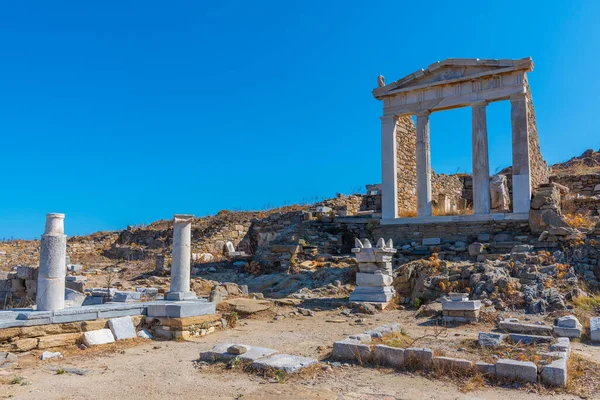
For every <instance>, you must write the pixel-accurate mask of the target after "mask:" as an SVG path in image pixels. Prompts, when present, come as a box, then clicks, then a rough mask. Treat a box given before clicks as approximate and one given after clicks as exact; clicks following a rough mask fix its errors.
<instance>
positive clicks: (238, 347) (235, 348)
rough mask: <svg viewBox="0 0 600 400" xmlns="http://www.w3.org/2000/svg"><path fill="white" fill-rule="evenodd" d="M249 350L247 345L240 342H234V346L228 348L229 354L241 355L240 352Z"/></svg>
mask: <svg viewBox="0 0 600 400" xmlns="http://www.w3.org/2000/svg"><path fill="white" fill-rule="evenodd" d="M247 351H248V349H247V348H246V347H245V346H242V345H239V344H234V345H233V346H229V347H228V348H227V352H228V353H229V354H235V355H236V356H239V355H240V354H244V353H246V352H247Z"/></svg>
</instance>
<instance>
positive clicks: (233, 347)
mask: <svg viewBox="0 0 600 400" xmlns="http://www.w3.org/2000/svg"><path fill="white" fill-rule="evenodd" d="M234 359H239V360H241V361H246V362H250V363H251V364H250V367H251V368H252V369H254V370H258V371H262V370H265V369H275V370H279V371H282V372H285V373H287V374H293V373H296V372H299V371H300V370H302V369H305V368H307V367H310V366H311V365H315V364H317V363H318V361H317V360H315V359H312V358H308V357H301V356H295V355H291V354H281V353H279V352H278V351H277V350H274V349H268V348H264V347H255V346H249V345H245V344H231V343H220V344H217V345H215V346H214V347H213V348H212V349H211V350H209V351H204V352H201V353H200V361H201V362H209V363H214V362H230V361H232V360H234Z"/></svg>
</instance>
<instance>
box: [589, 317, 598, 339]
mask: <svg viewBox="0 0 600 400" xmlns="http://www.w3.org/2000/svg"><path fill="white" fill-rule="evenodd" d="M590 337H591V339H592V342H600V317H594V318H590Z"/></svg>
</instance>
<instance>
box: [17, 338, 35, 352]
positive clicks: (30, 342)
mask: <svg viewBox="0 0 600 400" xmlns="http://www.w3.org/2000/svg"><path fill="white" fill-rule="evenodd" d="M37 345H38V340H37V339H35V338H31V339H19V340H15V341H14V342H12V346H13V349H14V351H29V350H33V349H35V348H36V347H37Z"/></svg>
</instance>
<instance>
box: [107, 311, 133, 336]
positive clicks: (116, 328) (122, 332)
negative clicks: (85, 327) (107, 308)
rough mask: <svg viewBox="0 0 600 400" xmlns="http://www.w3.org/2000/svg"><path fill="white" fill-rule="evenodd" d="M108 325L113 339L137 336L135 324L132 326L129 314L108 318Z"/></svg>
mask: <svg viewBox="0 0 600 400" xmlns="http://www.w3.org/2000/svg"><path fill="white" fill-rule="evenodd" d="M108 327H109V328H110V330H111V331H112V333H113V336H114V337H115V340H124V339H133V338H135V337H137V334H136V332H135V326H133V320H132V319H131V317H130V316H126V317H120V318H113V319H110V320H108Z"/></svg>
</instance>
